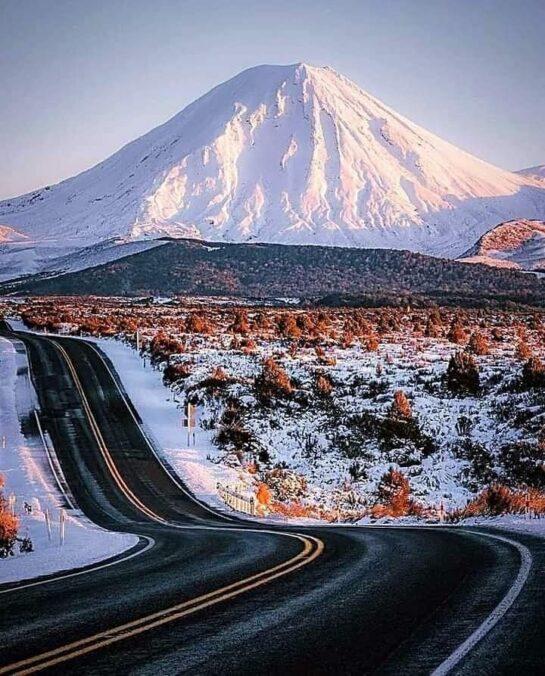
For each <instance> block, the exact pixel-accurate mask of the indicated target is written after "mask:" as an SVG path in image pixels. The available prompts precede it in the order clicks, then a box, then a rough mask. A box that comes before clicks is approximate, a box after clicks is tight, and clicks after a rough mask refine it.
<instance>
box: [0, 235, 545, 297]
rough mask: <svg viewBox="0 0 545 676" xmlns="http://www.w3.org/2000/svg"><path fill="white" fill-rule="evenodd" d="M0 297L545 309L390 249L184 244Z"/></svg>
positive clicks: (528, 291) (32, 283)
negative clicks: (222, 298) (179, 297)
mask: <svg viewBox="0 0 545 676" xmlns="http://www.w3.org/2000/svg"><path fill="white" fill-rule="evenodd" d="M2 290H3V292H4V293H7V292H10V291H17V292H19V293H30V294H76V295H78V294H80V295H84V294H96V295H150V294H155V295H165V294H183V295H211V296H214V295H231V296H246V297H256V298H278V297H303V298H308V299H312V298H313V299H316V298H320V297H324V296H328V297H329V299H328V302H333V303H337V302H342V303H357V304H364V305H381V304H392V305H397V304H400V303H411V304H415V305H418V304H435V303H436V304H457V305H466V306H477V307H484V306H495V307H505V306H509V305H510V304H519V305H528V306H536V307H541V306H543V305H545V281H542V280H541V279H539V278H538V277H537V276H535V275H528V274H523V273H520V272H517V271H513V270H496V269H492V268H489V267H487V266H484V265H465V264H463V263H458V262H455V261H450V260H442V259H437V258H432V257H429V256H423V255H421V254H415V253H411V252H409V251H392V250H388V249H348V248H340V247H308V246H295V245H294V246H286V245H278V244H217V243H214V244H211V243H206V242H201V241H197V240H186V239H185V240H173V241H169V242H168V243H166V244H165V245H163V246H160V247H158V248H156V249H150V250H147V251H144V252H141V253H138V254H134V255H131V256H127V257H125V258H122V259H120V260H117V261H113V262H110V263H106V264H104V265H100V266H97V267H94V268H91V269H87V270H81V271H79V272H74V273H70V274H66V275H62V276H58V277H53V278H49V279H44V278H39V277H37V278H36V277H35V278H30V279H27V280H26V281H25V282H23V283H18V284H17V286H14V285H11V286H9V285H4V287H2Z"/></svg>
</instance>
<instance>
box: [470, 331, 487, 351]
mask: <svg viewBox="0 0 545 676" xmlns="http://www.w3.org/2000/svg"><path fill="white" fill-rule="evenodd" d="M467 349H468V351H469V352H471V353H473V354H476V355H477V356H479V357H481V356H484V355H487V354H489V353H490V343H489V342H488V339H487V337H486V336H485V335H484V333H482V332H481V331H474V332H473V333H472V334H471V337H470V339H469V343H468V346H467Z"/></svg>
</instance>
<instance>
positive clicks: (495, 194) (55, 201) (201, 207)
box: [0, 64, 545, 271]
mask: <svg viewBox="0 0 545 676" xmlns="http://www.w3.org/2000/svg"><path fill="white" fill-rule="evenodd" d="M544 216H545V186H543V184H542V183H540V181H539V180H538V179H535V178H532V177H527V176H523V175H519V174H514V173H510V172H507V171H504V170H502V169H499V168H497V167H494V166H492V165H490V164H487V163H485V162H482V161H481V160H478V159H477V158H475V157H473V156H471V155H469V154H468V153H466V152H464V151H462V150H459V149H457V148H455V147H454V146H452V145H450V144H449V143H446V142H445V141H443V140H441V139H440V138H438V137H437V136H435V135H433V134H431V133H429V132H427V131H425V130H424V129H422V128H420V127H418V126H417V125H415V124H413V123H411V122H410V121H408V120H406V119H405V118H403V117H402V116H400V115H398V114H397V113H395V112H394V111H393V110H391V109H390V108H388V107H387V106H385V105H384V104H382V103H381V102H380V101H378V100H377V99H375V98H374V97H372V96H370V95H369V94H366V93H365V92H364V91H362V90H361V89H360V88H359V87H358V86H357V85H355V84H354V83H353V82H351V81H350V80H348V79H346V78H345V77H343V76H342V75H339V74H338V73H336V72H335V71H333V70H331V69H330V68H316V67H312V66H308V65H305V64H296V65H291V66H258V67H255V68H251V69H249V70H246V71H244V72H242V73H240V74H239V75H237V76H236V77H234V78H233V79H231V80H229V81H228V82H225V83H223V84H221V85H219V86H218V87H216V88H214V89H213V90H211V91H210V92H209V93H208V94H206V95H204V96H203V97H201V98H200V99H198V100H197V101H195V102H194V103H192V104H191V105H189V106H188V107H187V108H185V109H184V110H183V111H182V112H180V113H179V114H178V115H176V116H175V117H173V118H172V119H171V120H169V121H168V122H166V123H165V124H163V125H162V126H160V127H157V128H156V129H154V130H152V131H151V132H149V133H148V134H146V135H145V136H142V137H141V138H139V139H137V140H136V141H133V142H132V143H129V144H128V145H127V146H125V147H124V148H122V149H121V150H119V151H118V152H117V153H116V154H115V155H113V156H111V157H110V158H108V159H107V160H105V161H104V162H102V163H101V164H99V165H97V166H96V167H93V168H92V169H89V170H87V171H85V172H83V173H82V174H79V175H78V176H76V177H74V178H71V179H68V180H66V181H63V182H62V183H59V184H58V185H55V186H48V187H46V188H44V189H42V190H37V191H35V192H33V193H29V194H27V195H23V196H21V197H18V198H13V199H10V200H5V201H4V202H1V203H0V222H1V223H5V224H7V225H9V226H11V227H15V228H17V230H19V231H21V232H22V233H24V234H25V235H27V236H28V237H29V238H31V239H32V241H33V246H34V248H35V250H36V251H37V254H36V255H35V257H34V258H33V259H32V260H30V262H29V261H27V262H26V263H25V261H22V262H21V265H22V267H24V266H25V265H26V267H27V271H30V270H29V268H30V267H32V266H34V268H36V267H38V268H39V267H40V266H43V261H44V260H45V259H47V258H48V257H51V255H52V254H51V247H53V248H55V247H57V248H58V251H57V253H56V255H57V256H58V255H60V254H61V253H63V251H66V252H67V253H69V252H70V251H73V250H74V249H78V248H81V247H84V246H89V245H92V244H96V243H97V242H101V241H102V240H106V239H112V238H122V239H123V240H125V241H131V240H135V239H143V238H156V237H160V236H164V235H168V236H173V237H182V236H185V237H202V238H204V239H207V240H215V241H234V242H241V241H261V242H276V243H291V244H295V243H298V244H330V245H338V246H357V247H382V248H384V247H391V248H397V249H399V248H406V249H411V250H415V251H421V252H424V253H431V254H436V255H444V256H453V257H454V256H456V255H460V254H461V253H462V252H463V251H465V250H466V249H467V248H468V247H469V246H471V245H472V244H473V243H474V242H475V241H476V240H477V238H478V237H479V236H480V235H482V234H483V232H486V230H487V229H488V228H490V227H491V226H492V225H494V224H495V223H498V222H501V221H505V220H509V219H513V218H520V217H524V218H543V217H544ZM30 258H32V257H30ZM0 262H1V258H0Z"/></svg>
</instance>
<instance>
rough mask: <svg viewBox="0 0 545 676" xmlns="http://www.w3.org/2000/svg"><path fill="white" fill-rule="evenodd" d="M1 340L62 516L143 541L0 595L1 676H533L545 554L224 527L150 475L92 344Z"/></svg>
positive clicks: (483, 545) (448, 532)
mask: <svg viewBox="0 0 545 676" xmlns="http://www.w3.org/2000/svg"><path fill="white" fill-rule="evenodd" d="M0 329H1V331H2V334H3V335H5V336H6V337H9V338H10V339H11V340H14V341H22V342H23V343H24V345H25V347H26V349H27V352H28V356H29V362H30V365H31V370H32V375H33V379H34V383H35V386H36V389H37V392H38V396H39V400H40V407H41V415H40V418H41V422H42V425H43V426H44V427H45V428H46V429H47V430H48V431H49V433H50V435H51V437H52V439H53V443H54V446H55V449H56V453H57V455H58V458H59V461H60V464H61V466H62V469H63V472H64V474H65V476H66V479H67V482H68V484H69V487H70V490H71V492H72V494H73V496H74V498H75V500H76V501H77V503H78V505H79V507H81V508H82V509H83V510H84V511H85V513H86V514H87V515H88V516H89V517H90V518H91V519H93V520H94V521H95V522H97V523H99V524H100V525H102V526H104V527H107V528H110V529H114V530H120V531H129V532H133V533H137V534H139V535H140V536H141V538H142V539H141V543H140V544H139V545H138V546H137V548H135V551H134V552H131V554H132V556H131V558H128V559H127V558H125V557H123V556H122V557H119V558H118V560H117V561H112V562H110V563H111V565H107V566H102V567H98V568H96V569H93V570H90V571H87V572H85V573H84V574H76V575H68V576H66V575H65V576H57V577H55V576H52V577H51V578H49V579H47V580H44V581H42V582H41V583H40V584H33V585H31V586H22V585H19V586H18V587H17V586H15V587H14V586H11V587H9V586H4V587H0V603H1V604H2V609H3V612H2V614H1V616H0V635H1V637H2V641H1V642H0V644H1V647H0V665H3V666H1V667H0V674H2V673H34V672H36V671H44V670H45V671H49V672H50V673H62V674H70V673H86V674H87V673H90V674H102V673H108V674H117V673H119V674H121V673H123V674H126V673H149V674H157V673H161V674H175V673H184V674H185V673H190V674H220V673H221V674H260V673H266V674H291V673H294V674H295V673H299V674H330V673H335V674H361V673H381V674H382V673H384V674H427V673H432V672H433V671H434V670H438V671H437V673H438V674H439V673H464V674H476V673H478V674H488V673H490V674H502V673H504V674H520V673H524V674H534V673H535V674H543V673H545V667H544V665H545V643H544V642H543V639H542V637H543V632H544V630H545V603H544V601H545V591H544V589H543V580H542V574H543V566H544V564H545V551H544V549H545V541H542V540H540V539H537V538H532V537H531V536H519V535H517V536H513V535H509V540H511V542H509V541H506V540H505V539H497V537H495V535H499V537H500V538H505V534H503V535H501V534H494V533H493V532H492V531H488V532H484V531H483V532H477V531H470V530H463V529H453V528H450V529H448V528H445V529H439V528H430V529H423V528H412V529H411V528H344V527H339V528H333V527H316V528H305V529H302V528H297V529H292V530H289V531H283V530H282V529H275V528H272V527H267V528H265V527H260V526H259V525H258V526H256V525H255V524H253V523H252V524H250V523H246V522H244V521H239V520H237V519H235V518H225V517H224V516H222V515H220V514H216V513H215V512H213V511H212V510H210V509H209V508H208V507H206V506H205V505H201V504H199V503H198V501H196V500H195V499H194V498H193V497H192V496H191V494H190V493H189V492H188V490H187V489H186V488H185V487H184V486H183V485H182V484H181V483H180V481H179V480H178V479H177V478H176V477H175V476H173V474H172V472H171V471H170V470H169V468H168V467H165V466H164V465H163V464H162V463H161V462H160V460H159V459H158V457H157V456H156V455H155V452H154V449H153V447H152V445H151V444H150V442H149V440H148V439H147V438H146V436H145V434H144V433H143V431H142V428H141V425H140V421H139V419H138V415H137V413H136V412H135V411H134V409H133V408H132V406H131V404H130V402H129V401H128V400H127V398H126V396H125V394H124V393H123V391H122V387H121V386H120V383H119V382H118V381H117V378H116V376H115V372H114V371H113V367H112V366H111V364H109V363H108V361H107V359H106V358H105V357H104V355H102V354H100V352H99V351H98V350H97V349H96V348H95V347H94V346H93V345H91V344H89V343H86V342H85V341H82V340H76V339H69V338H57V337H55V338H51V337H45V336H37V335H33V334H27V333H17V334H13V333H11V332H10V331H9V327H7V326H6V325H2V326H1V327H0ZM514 538H515V539H516V543H515V542H513V539H514ZM517 543H520V544H518V548H517ZM525 566H526V567H525ZM517 584H518V587H517ZM518 592H520V593H518ZM517 593H518V595H517ZM498 606H499V607H498ZM494 612H495V614H494ZM487 622H488V624H487ZM494 622H495V624H494ZM471 637H474V640H471ZM477 639H480V640H477ZM460 647H461V650H460ZM457 651H458V652H457Z"/></svg>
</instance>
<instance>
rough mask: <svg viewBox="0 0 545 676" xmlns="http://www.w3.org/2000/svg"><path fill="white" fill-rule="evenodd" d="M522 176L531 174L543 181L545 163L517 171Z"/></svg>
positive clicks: (544, 179)
mask: <svg viewBox="0 0 545 676" xmlns="http://www.w3.org/2000/svg"><path fill="white" fill-rule="evenodd" d="M516 173H517V174H520V175H521V176H530V177H531V178H537V179H540V180H542V181H545V164H541V165H538V166H537V167H528V168H527V169H520V170H519V171H517V172H516Z"/></svg>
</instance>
